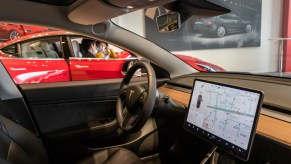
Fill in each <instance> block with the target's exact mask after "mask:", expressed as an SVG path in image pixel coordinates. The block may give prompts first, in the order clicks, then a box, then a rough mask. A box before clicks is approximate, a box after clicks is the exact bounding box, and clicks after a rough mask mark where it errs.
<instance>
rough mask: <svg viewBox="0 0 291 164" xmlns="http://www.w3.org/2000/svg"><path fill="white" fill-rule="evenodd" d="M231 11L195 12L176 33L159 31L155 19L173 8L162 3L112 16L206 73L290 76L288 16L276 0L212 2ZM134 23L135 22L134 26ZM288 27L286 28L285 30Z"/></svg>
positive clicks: (129, 28) (131, 29)
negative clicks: (199, 13) (210, 13)
mask: <svg viewBox="0 0 291 164" xmlns="http://www.w3.org/2000/svg"><path fill="white" fill-rule="evenodd" d="M212 2H214V3H219V4H220V5H221V6H223V7H226V8H228V9H230V10H231V12H230V13H227V14H223V15H217V16H213V17H202V18H197V17H198V16H197V15H193V16H192V17H190V18H189V19H187V20H186V21H185V22H182V25H181V27H180V29H178V31H176V32H159V31H158V28H157V24H156V18H157V16H159V15H163V14H166V13H169V12H170V11H169V10H167V9H165V8H164V7H163V6H159V7H154V8H148V9H145V10H139V11H136V12H134V13H129V14H127V15H123V16H120V17H118V18H114V19H112V21H113V22H114V23H116V24H118V25H119V26H121V27H123V28H126V29H128V30H130V31H132V32H134V33H136V34H138V35H140V36H143V37H145V38H146V39H148V40H150V41H152V42H154V43H156V44H157V45H159V46H161V47H163V48H164V49H166V50H168V51H170V52H172V53H173V54H175V55H177V57H179V58H180V59H182V60H183V61H185V62H186V63H188V64H189V65H191V66H192V67H193V68H195V69H196V70H198V71H202V72H224V71H227V72H241V73H255V74H260V75H268V76H284V77H291V76H290V75H289V76H288V72H290V71H291V67H290V66H291V61H290V57H289V56H290V55H291V54H290V55H289V54H288V46H287V45H288V42H289V41H283V40H284V39H285V38H288V35H287V34H288V25H285V24H286V22H288V21H289V20H288V19H289V18H288V17H283V14H284V12H285V13H286V12H287V13H288V12H289V11H285V10H283V8H282V6H283V5H282V3H278V2H277V1H275V0H273V1H264V5H263V3H262V1H261V0H256V1H253V0H247V1H229V0H218V1H212ZM286 10H287V9H286ZM132 22H135V23H134V24H132ZM286 31H287V32H286Z"/></svg>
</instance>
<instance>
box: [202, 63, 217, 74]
mask: <svg viewBox="0 0 291 164" xmlns="http://www.w3.org/2000/svg"><path fill="white" fill-rule="evenodd" d="M197 65H198V66H199V67H201V68H202V69H204V70H205V71H207V72H219V70H218V69H216V68H214V67H211V66H208V65H204V64H197Z"/></svg>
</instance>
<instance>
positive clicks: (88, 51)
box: [81, 39, 98, 58]
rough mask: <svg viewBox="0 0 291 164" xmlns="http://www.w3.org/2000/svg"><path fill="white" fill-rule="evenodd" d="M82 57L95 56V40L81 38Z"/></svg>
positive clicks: (96, 51)
mask: <svg viewBox="0 0 291 164" xmlns="http://www.w3.org/2000/svg"><path fill="white" fill-rule="evenodd" d="M81 47H82V50H83V51H84V52H82V53H83V58H95V54H97V53H98V50H97V46H96V41H95V40H91V39H83V40H82V43H81Z"/></svg>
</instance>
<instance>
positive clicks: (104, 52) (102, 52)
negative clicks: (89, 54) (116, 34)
mask: <svg viewBox="0 0 291 164" xmlns="http://www.w3.org/2000/svg"><path fill="white" fill-rule="evenodd" d="M96 45H97V50H98V52H97V53H96V58H104V59H109V58H115V57H116V54H115V52H114V51H113V50H112V49H109V47H108V43H104V42H100V41H96Z"/></svg>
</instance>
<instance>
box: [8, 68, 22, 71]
mask: <svg viewBox="0 0 291 164" xmlns="http://www.w3.org/2000/svg"><path fill="white" fill-rule="evenodd" d="M10 70H12V71H26V68H14V67H11V68H10Z"/></svg>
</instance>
